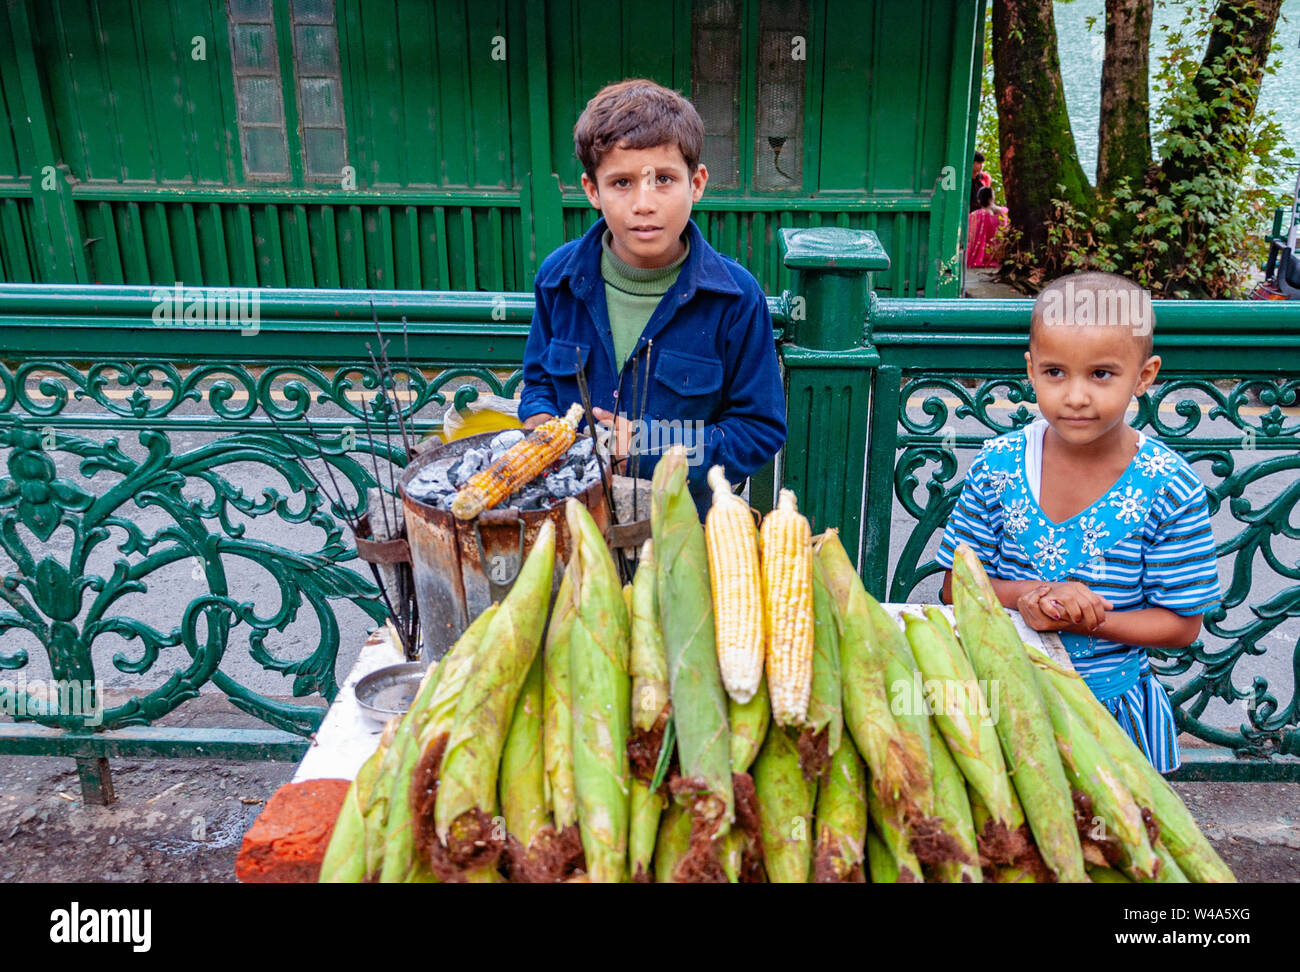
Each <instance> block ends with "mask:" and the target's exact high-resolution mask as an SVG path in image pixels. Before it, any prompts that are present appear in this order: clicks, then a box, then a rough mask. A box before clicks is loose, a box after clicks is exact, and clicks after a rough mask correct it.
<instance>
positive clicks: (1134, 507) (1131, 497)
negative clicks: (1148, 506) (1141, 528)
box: [1109, 486, 1146, 524]
mask: <svg viewBox="0 0 1300 972" xmlns="http://www.w3.org/2000/svg"><path fill="white" fill-rule="evenodd" d="M1145 502H1146V497H1145V496H1143V494H1142V490H1141V489H1137V488H1135V487H1133V486H1125V487H1124V489H1123V491H1120V490H1118V489H1117V490H1115V491H1114V492H1113V493H1111V494H1110V499H1109V503H1110V505H1111V506H1113V507H1115V511H1116V512H1115V516H1116V517H1117V518H1119V519H1120V520H1123V521H1124V522H1125V523H1128V524H1133V523H1137V522H1138V521H1139V520H1141V519H1142V517H1143V516H1144V515H1145V513H1146V510H1145V509H1144V507H1143V504H1144V503H1145Z"/></svg>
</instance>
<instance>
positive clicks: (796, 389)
mask: <svg viewBox="0 0 1300 972" xmlns="http://www.w3.org/2000/svg"><path fill="white" fill-rule="evenodd" d="M781 253H782V257H783V259H784V261H785V265H786V267H787V268H789V269H790V270H792V271H793V272H794V290H793V291H792V293H791V295H790V317H791V319H790V324H789V327H788V329H787V331H786V335H785V341H784V343H783V346H782V355H781V357H782V360H783V362H784V364H785V392H786V415H787V424H788V426H789V436H788V438H787V439H786V445H785V455H784V462H783V470H782V473H783V475H782V482H783V484H784V485H785V486H786V487H788V488H790V489H793V490H794V491H795V492H796V493H797V494H798V496H799V501H800V508H801V510H802V511H803V513H804V514H805V515H806V516H807V517H808V519H809V520H810V521H811V522H812V525H813V529H814V531H821V530H825V529H826V528H827V527H838V528H839V531H840V539H841V540H842V541H843V543H844V547H845V549H846V550H847V551H848V553H849V556H850V557H853V558H854V560H855V561H856V559H857V556H858V549H859V544H860V539H861V530H862V499H863V485H864V466H865V462H866V449H867V416H868V406H869V397H870V389H871V375H872V372H873V369H874V368H875V367H876V366H877V365H878V364H879V363H880V356H879V355H878V354H877V352H876V349H875V348H874V347H872V345H871V343H870V340H869V335H868V333H867V331H866V329H865V324H866V318H867V302H868V300H869V296H870V293H871V273H872V272H874V271H877V270H879V271H884V270H888V269H889V255H888V254H887V253H886V252H885V250H884V248H883V247H882V246H881V245H880V240H879V239H878V238H877V236H876V234H875V233H872V232H869V231H863V230H851V229H842V228H838V227H818V228H811V229H803V228H791V227H787V228H784V229H782V230H781Z"/></svg>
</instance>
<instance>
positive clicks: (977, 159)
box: [975, 152, 984, 162]
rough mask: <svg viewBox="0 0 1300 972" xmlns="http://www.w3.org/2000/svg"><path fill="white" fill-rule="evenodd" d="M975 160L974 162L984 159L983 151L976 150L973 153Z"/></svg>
mask: <svg viewBox="0 0 1300 972" xmlns="http://www.w3.org/2000/svg"><path fill="white" fill-rule="evenodd" d="M975 161H976V162H983V161H984V153H983V152H976V153H975Z"/></svg>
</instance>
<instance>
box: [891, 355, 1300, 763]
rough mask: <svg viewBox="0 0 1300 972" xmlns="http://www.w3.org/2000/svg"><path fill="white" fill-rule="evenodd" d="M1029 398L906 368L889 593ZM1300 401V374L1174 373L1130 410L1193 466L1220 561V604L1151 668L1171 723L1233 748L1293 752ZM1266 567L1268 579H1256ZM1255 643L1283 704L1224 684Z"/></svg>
mask: <svg viewBox="0 0 1300 972" xmlns="http://www.w3.org/2000/svg"><path fill="white" fill-rule="evenodd" d="M970 386H973V387H970ZM1033 400H1034V397H1033V390H1032V388H1030V387H1029V385H1028V382H1027V381H1026V380H1025V379H1024V377H1023V376H1020V377H1017V376H1011V375H1006V376H998V377H993V378H990V377H987V376H980V377H974V376H972V377H970V378H966V379H965V380H964V381H963V379H962V378H961V377H960V376H956V375H941V376H936V375H934V374H933V373H930V374H919V373H908V372H905V373H904V382H903V389H902V396H901V405H900V409H899V434H898V442H897V455H896V457H895V461H894V467H893V468H894V491H895V497H896V500H897V502H898V504H899V505H901V507H902V508H903V509H904V510H905V511H906V512H907V513H908V515H910V516H911V517H912V518H913V519H915V521H916V523H915V526H914V527H913V529H912V532H911V533H910V535H909V536H908V538H907V540H906V542H905V544H904V546H903V549H902V550H901V551H900V552H899V553H898V556H897V560H896V567H895V570H894V574H893V577H892V582H891V585H890V587H889V597H890V599H891V600H895V601H905V600H908V599H909V597H910V596H911V595H912V592H913V591H914V590H916V588H918V587H919V586H920V585H922V584H924V583H925V582H926V581H927V579H928V578H931V577H933V575H935V574H938V573H941V570H942V569H941V568H940V567H939V565H938V564H937V563H935V561H934V559H933V548H934V545H935V544H937V542H938V536H939V534H941V533H942V530H943V526H944V524H945V523H946V522H947V519H948V516H949V514H950V513H951V511H952V508H953V506H954V504H955V503H956V500H957V495H958V493H959V492H960V488H961V480H962V476H963V475H964V470H965V466H966V465H968V464H969V459H970V458H971V456H972V455H973V453H974V450H976V449H977V448H978V447H979V446H980V444H981V443H982V442H983V441H984V440H985V439H987V438H989V437H991V436H995V435H1001V434H1003V433H1005V432H1008V431H1011V430H1013V429H1016V428H1019V427H1021V426H1024V425H1026V424H1028V423H1029V422H1031V421H1032V420H1033V418H1034V417H1035V416H1034V413H1033V411H1031V409H1030V408H1029V407H1028V403H1031V402H1033ZM1298 405H1300V379H1278V378H1275V377H1250V376H1243V377H1240V378H1238V379H1235V380H1231V381H1228V380H1223V379H1209V378H1203V377H1178V376H1175V377H1173V378H1171V379H1169V380H1166V381H1163V382H1161V383H1158V384H1157V385H1156V386H1155V387H1154V388H1153V389H1152V390H1151V391H1150V392H1149V393H1148V394H1146V395H1144V396H1142V398H1141V399H1140V400H1139V401H1138V403H1137V409H1136V412H1135V414H1133V415H1132V416H1131V418H1130V421H1131V424H1132V425H1133V426H1134V427H1135V428H1138V429H1141V430H1143V431H1144V432H1146V433H1147V434H1149V435H1155V436H1158V437H1159V438H1160V439H1161V440H1163V441H1164V442H1166V443H1167V444H1168V445H1170V446H1172V447H1173V448H1175V449H1177V450H1178V451H1179V452H1180V453H1181V454H1182V455H1183V456H1184V458H1185V459H1187V461H1188V462H1189V463H1191V464H1192V466H1193V468H1195V469H1196V470H1197V472H1198V473H1199V474H1200V476H1201V478H1202V480H1203V481H1204V482H1205V485H1206V490H1207V493H1208V495H1209V502H1210V510H1211V515H1212V517H1213V518H1214V526H1215V537H1216V541H1217V546H1218V555H1219V557H1220V558H1221V560H1226V561H1227V562H1228V564H1229V577H1230V579H1229V580H1228V581H1226V582H1225V583H1224V585H1223V601H1222V605H1221V606H1220V607H1218V608H1216V609H1214V610H1213V611H1211V612H1209V613H1207V614H1206V616H1205V629H1204V630H1205V636H1204V637H1203V638H1202V640H1201V641H1198V642H1196V643H1195V644H1193V645H1190V646H1189V647H1187V648H1184V649H1181V650H1176V651H1162V652H1153V653H1152V654H1153V662H1154V666H1155V668H1156V670H1157V671H1158V673H1159V674H1160V675H1161V676H1162V678H1163V679H1164V680H1165V681H1166V684H1168V685H1171V686H1173V690H1172V692H1171V701H1172V702H1173V704H1174V706H1175V712H1176V717H1177V720H1178V724H1179V727H1180V728H1181V729H1182V730H1184V731H1187V732H1190V733H1191V734H1192V735H1194V736H1197V737H1198V738H1200V739H1203V740H1206V741H1207V742H1210V743H1213V744H1214V745H1217V746H1222V747H1226V748H1229V749H1232V750H1234V751H1235V752H1237V753H1238V754H1240V755H1248V756H1257V757H1262V756H1270V755H1273V754H1285V755H1292V756H1296V755H1300V730H1298V729H1297V725H1300V692H1297V688H1296V686H1297V685H1298V684H1300V623H1297V622H1296V619H1297V618H1300V553H1298V552H1300V526H1297V524H1296V513H1297V507H1298V505H1300V475H1298V474H1297V473H1298V472H1300V409H1297V406H1298ZM873 458H874V457H873ZM963 458H964V459H965V461H964V462H963V461H962V459H963ZM1287 543H1291V544H1293V545H1294V546H1292V547H1291V549H1290V550H1289V551H1285V550H1279V549H1277V547H1278V546H1279V545H1285V544H1287ZM1266 573H1271V574H1272V575H1274V576H1272V577H1263V576H1261V574H1266ZM931 583H933V581H931ZM1265 589H1267V593H1260V592H1261V591H1263V590H1265ZM1252 590H1254V591H1255V592H1256V593H1255V596H1254V597H1253V598H1252ZM1266 651H1267V652H1270V653H1271V654H1272V655H1273V657H1277V656H1278V654H1280V653H1288V652H1289V663H1288V664H1286V665H1285V666H1284V667H1285V669H1286V670H1287V671H1288V672H1289V674H1290V677H1291V686H1290V693H1291V697H1290V699H1289V700H1288V701H1286V702H1285V703H1282V702H1279V700H1278V697H1277V690H1276V689H1274V688H1273V687H1272V686H1270V683H1269V680H1268V678H1267V677H1265V676H1263V675H1259V674H1256V675H1254V676H1253V677H1252V678H1251V679H1250V684H1249V685H1248V686H1244V687H1243V686H1242V685H1240V684H1238V680H1237V679H1236V678H1234V676H1235V675H1238V674H1240V670H1239V669H1238V664H1239V663H1240V662H1242V660H1243V659H1247V658H1253V657H1258V656H1262V655H1264V654H1265V652H1266ZM1216 699H1218V700H1222V701H1223V702H1224V703H1227V704H1228V705H1230V706H1233V707H1234V708H1232V709H1230V710H1228V711H1230V712H1232V713H1242V715H1243V716H1244V717H1243V718H1242V719H1241V721H1240V724H1239V725H1238V726H1237V727H1236V728H1235V729H1234V728H1225V727H1224V726H1223V725H1221V724H1213V723H1212V722H1211V721H1207V719H1206V718H1205V717H1206V710H1207V708H1208V707H1209V706H1210V704H1211V703H1212V702H1213V701H1214V700H1216ZM1223 711H1224V710H1223V709H1222V707H1220V708H1219V710H1218V714H1217V715H1216V717H1215V718H1216V720H1217V722H1219V723H1222V722H1224V721H1227V720H1226V719H1225V717H1224V716H1223ZM1234 718H1235V716H1234Z"/></svg>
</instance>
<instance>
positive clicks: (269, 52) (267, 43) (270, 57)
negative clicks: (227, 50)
mask: <svg viewBox="0 0 1300 972" xmlns="http://www.w3.org/2000/svg"><path fill="white" fill-rule="evenodd" d="M234 40H235V45H234V46H235V51H234V56H235V72H236V73H237V74H244V73H249V74H257V73H262V74H265V73H269V72H272V71H274V70H275V63H276V62H275V31H274V28H272V27H270V26H269V25H257V24H253V25H249V24H237V25H236V26H235V29H234Z"/></svg>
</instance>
